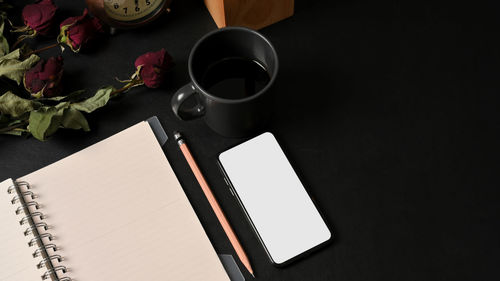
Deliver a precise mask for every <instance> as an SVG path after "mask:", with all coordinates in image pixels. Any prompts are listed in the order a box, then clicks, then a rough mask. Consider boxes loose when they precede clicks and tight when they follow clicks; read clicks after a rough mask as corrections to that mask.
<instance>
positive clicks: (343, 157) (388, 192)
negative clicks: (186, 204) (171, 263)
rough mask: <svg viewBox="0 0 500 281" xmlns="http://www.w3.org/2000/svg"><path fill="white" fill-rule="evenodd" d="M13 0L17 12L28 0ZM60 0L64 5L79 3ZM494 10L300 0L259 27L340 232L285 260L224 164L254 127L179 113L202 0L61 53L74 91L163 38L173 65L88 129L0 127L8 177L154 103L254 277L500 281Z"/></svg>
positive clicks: (279, 122)
mask: <svg viewBox="0 0 500 281" xmlns="http://www.w3.org/2000/svg"><path fill="white" fill-rule="evenodd" d="M11 2H16V3H14V4H15V5H16V7H17V8H16V9H15V10H14V12H15V13H17V14H19V13H20V7H22V6H23V5H24V4H26V3H27V1H17V0H16V1H11ZM55 3H56V4H57V5H58V6H60V11H59V13H60V17H62V18H64V17H66V16H74V15H78V14H80V13H81V11H82V9H83V7H84V6H85V5H84V3H83V1H62V0H59V1H58V0H56V1H55ZM499 11H500V10H499V9H498V7H497V6H496V5H493V4H487V3H482V4H479V3H477V2H472V1H469V2H467V4H459V2H450V3H443V2H440V3H436V2H432V3H426V2H423V1H414V2H408V1H400V2H397V1H385V2H381V1H346V0H343V1H306V0H296V11H295V15H294V16H293V17H292V18H289V19H287V20H284V21H282V22H279V23H277V24H274V25H272V26H270V27H266V28H264V29H262V30H261V32H262V33H263V34H264V35H265V36H267V37H268V38H269V39H270V40H271V41H272V42H273V43H274V45H275V47H276V49H277V52H278V55H279V59H280V72H279V76H278V80H277V81H276V85H275V86H276V87H275V89H276V91H277V97H278V101H279V102H278V104H277V105H276V106H275V115H274V118H273V119H272V120H271V121H270V125H269V126H270V130H271V131H272V132H273V133H274V134H275V135H276V137H277V139H278V140H279V141H280V143H281V144H282V145H283V148H284V150H285V151H286V153H287V154H288V156H289V158H290V160H291V161H292V163H293V165H294V166H295V168H296V169H297V171H298V173H299V174H300V176H301V177H302V178H303V179H304V183H305V185H306V187H307V189H308V191H309V192H310V194H311V195H312V196H313V197H314V198H315V199H316V201H317V205H318V207H319V208H320V209H321V211H323V212H324V214H325V216H326V219H327V221H328V222H329V223H330V224H331V225H332V226H333V231H334V233H335V237H334V241H333V243H331V244H330V245H328V246H327V247H326V248H324V249H322V250H320V251H318V252H316V253H314V254H312V255H311V256H309V257H307V258H304V259H302V260H300V261H297V262H296V263H293V264H291V265H290V266H288V267H285V268H275V267H273V266H272V265H271V264H270V263H269V261H268V260H267V258H266V255H265V253H264V250H263V249H262V248H261V247H260V245H259V243H258V241H257V239H256V238H255V237H254V236H253V234H252V232H251V229H250V227H249V225H248V224H247V223H246V221H245V219H244V215H243V214H242V212H241V211H240V209H239V208H238V206H237V203H236V201H235V200H234V199H233V198H232V197H231V195H230V194H229V192H228V190H227V188H226V187H225V184H224V181H223V180H222V177H221V175H220V174H219V171H218V168H217V166H216V165H215V163H216V157H217V155H218V153H220V152H222V151H224V150H225V149H226V148H228V147H230V146H233V145H235V144H237V143H240V142H242V141H243V140H244V139H231V138H224V137H221V136H219V135H217V134H215V133H213V132H212V131H210V130H209V129H208V128H207V127H206V126H205V125H204V123H203V121H202V120H194V121H190V122H182V121H179V120H177V119H175V118H174V115H173V113H172V111H171V110H170V106H169V103H170V98H171V96H172V94H173V93H174V92H175V90H176V89H178V88H179V87H181V86H182V85H184V84H185V83H186V82H187V81H188V74H187V58H188V55H189V51H190V48H191V47H192V46H193V44H194V43H195V42H196V40H197V39H199V38H200V37H201V36H202V35H203V34H205V33H207V32H208V31H210V30H213V29H215V28H216V26H215V24H214V22H213V21H212V19H211V17H210V15H209V13H208V12H207V10H206V9H205V7H204V5H203V3H202V1H195V0H179V1H174V3H173V6H172V13H171V14H170V15H168V16H165V17H162V18H160V19H159V20H158V21H156V22H154V23H153V24H152V25H149V26H147V27H145V28H141V29H137V30H131V31H126V32H120V33H118V34H116V35H115V36H112V37H109V39H107V40H105V41H103V42H102V43H101V46H100V47H99V48H97V50H95V51H94V52H92V53H89V54H73V53H71V52H70V51H69V50H66V51H65V52H64V53H63V57H64V59H65V74H64V78H63V79H64V80H65V84H66V85H65V86H66V88H67V89H68V90H77V89H81V88H86V89H88V90H89V91H95V90H96V89H97V88H99V87H100V86H104V85H108V84H114V85H116V86H118V85H119V84H118V83H117V82H116V81H115V80H114V78H115V77H118V78H120V79H125V78H127V77H128V76H129V75H130V74H132V73H133V72H134V66H133V62H134V60H135V58H136V57H137V56H139V55H140V54H142V53H144V52H147V51H152V50H158V49H160V48H162V47H164V48H166V49H167V50H168V51H169V52H170V53H171V54H172V56H173V57H174V59H175V61H176V66H175V68H174V70H173V71H172V73H171V74H170V79H169V81H168V83H167V85H166V86H164V87H163V88H161V89H156V90H150V89H146V88H144V87H142V88H136V89H134V90H132V91H131V92H129V93H127V94H126V95H125V96H124V97H123V98H121V99H119V100H116V101H113V102H111V103H110V104H109V105H108V106H106V107H105V108H103V109H100V110H98V111H97V112H95V113H93V114H91V115H89V116H88V118H89V121H90V125H91V128H92V131H91V132H89V133H83V132H75V131H71V130H61V131H59V132H57V134H56V135H54V136H53V137H52V138H50V139H49V140H48V141H46V142H43V143H42V142H39V141H37V140H35V139H34V138H28V139H24V138H18V137H13V136H0V178H1V179H3V178H7V177H13V178H15V177H19V176H22V175H25V174H27V173H29V172H32V171H34V170H37V169H39V168H41V167H43V166H45V165H47V164H50V163H52V162H54V161H56V160H59V159H61V158H63V157H65V156H67V155H69V154H71V153H74V152H76V151H79V150H80V149H82V148H84V147H87V146H89V145H91V144H93V143H95V142H97V141H99V140H102V139H104V138H106V137H109V136H111V135H113V134H114V133H117V132H119V131H120V130H123V129H125V128H127V127H129V126H131V125H133V124H135V123H137V122H139V121H141V120H144V119H146V118H148V117H150V116H152V115H157V116H158V117H159V119H160V121H161V122H162V123H163V125H164V127H165V128H166V130H167V131H168V134H169V137H172V133H171V132H172V131H173V130H180V131H182V132H183V133H184V135H185V136H186V138H187V139H188V142H189V145H190V147H191V150H192V152H193V154H194V155H195V157H196V158H197V160H198V162H199V165H200V166H201V169H202V170H203V171H204V172H205V175H206V177H207V180H208V182H209V183H210V184H211V185H212V187H213V189H214V192H215V194H216V196H217V197H218V199H219V202H220V203H221V205H222V207H223V209H224V210H225V212H226V214H227V215H228V217H229V220H230V221H231V223H232V224H233V225H234V227H235V229H236V232H237V234H238V236H239V237H240V240H241V241H242V243H243V245H244V247H245V248H246V251H247V253H248V254H249V256H250V259H251V262H252V264H253V267H254V270H255V272H256V275H257V280H272V281H275V280H286V281H293V280H336V281H341V280H363V281H364V280H498V279H500V273H499V270H498V264H499V262H500V259H499V254H498V252H499V250H500V231H499V223H500V220H499V219H500V216H499V211H500V207H499V206H500V204H499V199H500V198H499V195H500V191H499V190H498V188H499V183H500V181H499V179H498V172H499V168H500V165H499V161H498V158H499V156H500V153H499V149H498V145H499V138H498V130H499V125H500V124H499V120H500V119H499V102H500V99H499V89H500V86H499V83H498V81H499V79H498V77H499V75H500V68H499V66H500V51H499V48H500V42H499V38H500V36H499V35H500V34H499V27H500V24H499V19H500V17H499ZM16 23H18V24H19V21H17V22H16ZM28 42H30V44H31V45H32V46H35V47H42V46H45V45H48V44H50V43H52V42H53V39H38V40H34V41H28ZM55 54H57V50H52V51H49V52H45V53H43V54H42V57H45V58H47V57H49V56H51V55H55ZM165 153H166V155H167V157H168V158H169V160H170V162H171V164H172V166H173V168H174V170H175V172H176V173H177V175H178V177H179V180H180V181H181V183H182V185H183V187H184V189H185V192H186V193H187V195H188V197H189V199H190V200H191V202H192V204H193V207H194V209H195V210H196V212H197V214H198V216H199V217H200V220H201V221H202V223H203V225H204V227H205V229H206V231H207V234H208V236H209V237H210V239H211V241H212V242H213V244H214V246H215V248H216V250H217V251H218V252H219V253H233V251H232V249H231V246H230V244H229V242H228V240H227V239H226V238H225V235H224V233H223V231H222V229H221V227H219V225H218V222H217V220H216V217H215V216H214V215H213V213H212V211H211V210H210V207H209V204H208V203H207V201H206V199H205V198H204V196H203V194H202V192H201V189H200V188H199V186H198V184H197V182H196V181H195V178H194V176H193V175H192V173H191V171H190V170H189V168H188V166H187V164H186V162H185V160H184V159H183V158H182V156H181V153H180V152H179V150H178V148H177V146H176V145H175V143H174V142H173V141H169V142H168V144H167V145H166V147H165ZM89 165H92V163H89ZM158 243H161V241H158ZM233 254H234V253H233ZM245 274H246V276H247V278H248V277H249V275H248V274H247V273H246V272H245Z"/></svg>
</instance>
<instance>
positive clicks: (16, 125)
mask: <svg viewBox="0 0 500 281" xmlns="http://www.w3.org/2000/svg"><path fill="white" fill-rule="evenodd" d="M27 124H28V121H24V122H21V123H18V124H15V125H12V126H8V127H5V128H0V134H1V133H6V132H9V131H12V130H16V129H17V130H19V129H20V128H21V127H24V126H26V125H27ZM23 131H25V130H23Z"/></svg>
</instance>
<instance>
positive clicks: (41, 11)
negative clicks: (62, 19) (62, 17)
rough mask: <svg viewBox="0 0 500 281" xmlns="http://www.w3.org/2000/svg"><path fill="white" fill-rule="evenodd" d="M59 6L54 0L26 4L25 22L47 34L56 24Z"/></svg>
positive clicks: (37, 31)
mask: <svg viewBox="0 0 500 281" xmlns="http://www.w3.org/2000/svg"><path fill="white" fill-rule="evenodd" d="M56 10H57V7H56V5H54V3H53V2H52V0H41V1H38V2H36V3H35V4H31V5H26V7H24V9H23V20H24V24H25V25H26V26H28V27H30V28H31V29H33V30H35V31H36V33H38V34H42V35H47V34H48V33H49V31H50V28H51V27H52V25H53V24H54V15H55V14H56Z"/></svg>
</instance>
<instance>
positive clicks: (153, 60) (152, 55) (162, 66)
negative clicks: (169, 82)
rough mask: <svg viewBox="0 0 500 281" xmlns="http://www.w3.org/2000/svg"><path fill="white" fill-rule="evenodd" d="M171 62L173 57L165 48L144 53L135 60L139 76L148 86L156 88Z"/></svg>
mask: <svg viewBox="0 0 500 281" xmlns="http://www.w3.org/2000/svg"><path fill="white" fill-rule="evenodd" d="M172 64H173V59H172V57H171V56H170V54H169V53H168V52H167V51H166V50H165V49H161V50H160V51H158V52H149V53H145V54H144V55H141V56H140V57H138V58H137V59H136V60H135V67H136V68H137V71H138V73H139V78H140V79H141V80H142V81H143V82H144V85H146V87H148V88H158V87H159V86H160V85H161V83H162V82H163V80H164V77H165V73H166V72H167V70H168V69H169V68H170V67H171V66H172Z"/></svg>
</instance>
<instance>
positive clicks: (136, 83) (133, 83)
mask: <svg viewBox="0 0 500 281" xmlns="http://www.w3.org/2000/svg"><path fill="white" fill-rule="evenodd" d="M143 84H144V82H142V80H140V79H134V80H132V81H130V82H129V83H128V84H127V85H125V86H124V87H122V88H120V89H117V90H114V91H113V92H111V94H110V96H114V95H117V94H119V93H123V92H126V91H127V90H129V89H130V88H133V87H136V86H140V85H143Z"/></svg>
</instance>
